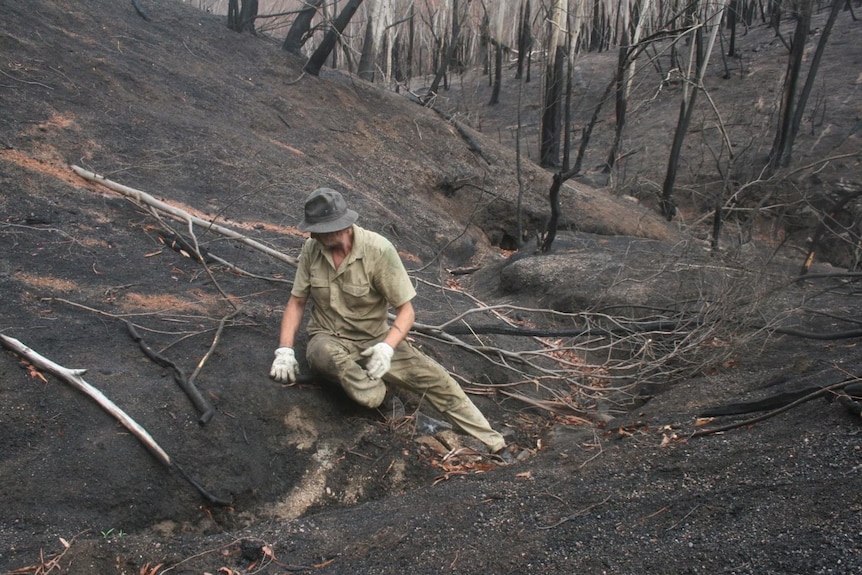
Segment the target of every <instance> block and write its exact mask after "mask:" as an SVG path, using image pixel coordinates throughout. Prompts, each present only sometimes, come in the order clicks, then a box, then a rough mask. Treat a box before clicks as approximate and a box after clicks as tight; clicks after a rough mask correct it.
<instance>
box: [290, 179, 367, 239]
mask: <svg viewBox="0 0 862 575" xmlns="http://www.w3.org/2000/svg"><path fill="white" fill-rule="evenodd" d="M357 218H359V214H357V213H356V212H354V211H353V210H350V209H348V208H347V202H345V201H344V198H343V197H342V195H341V194H340V193H338V192H336V191H335V190H333V189H331V188H318V189H316V190H314V191H313V192H311V193H310V194H309V195H308V198H307V199H306V200H305V217H303V218H302V221H301V222H299V229H301V230H302V231H304V232H312V233H316V234H327V233H329V232H337V231H339V230H343V229H345V228H349V227H350V226H351V225H352V224H353V222H355V221H356V220H357Z"/></svg>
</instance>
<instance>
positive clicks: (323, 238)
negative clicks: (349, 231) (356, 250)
mask: <svg viewBox="0 0 862 575" xmlns="http://www.w3.org/2000/svg"><path fill="white" fill-rule="evenodd" d="M343 232H344V230H339V231H337V232H327V233H325V234H318V233H315V232H311V237H312V238H314V239H315V240H317V241H319V242H320V243H321V244H323V247H324V248H326V249H328V250H331V249H333V248H336V247H338V246H340V245H341V234H342V233H343Z"/></svg>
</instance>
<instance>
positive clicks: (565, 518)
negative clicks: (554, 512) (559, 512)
mask: <svg viewBox="0 0 862 575" xmlns="http://www.w3.org/2000/svg"><path fill="white" fill-rule="evenodd" d="M610 498H611V496H610V495H608V496H607V497H605V498H604V499H602V500H601V501H599V502H598V503H593V504H592V505H590V506H589V507H584V508H583V509H581V510H580V511H578V512H577V513H574V514H572V515H568V516H566V517H563V518H562V519H560V520H559V521H557V522H556V523H552V524H551V525H539V527H538V529H553V528H554V527H559V526H560V525H562V524H563V523H565V522H566V521H571V520H573V519H577V518H578V517H582V516H584V515H586V514H587V513H589V512H590V511H592V510H593V509H595V508H596V507H598V506H599V505H604V504H605V503H607V502H608V501H609V500H610Z"/></svg>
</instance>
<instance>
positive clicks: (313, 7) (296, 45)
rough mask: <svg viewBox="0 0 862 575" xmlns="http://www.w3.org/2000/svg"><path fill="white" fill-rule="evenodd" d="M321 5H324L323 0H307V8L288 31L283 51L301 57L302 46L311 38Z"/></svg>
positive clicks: (300, 12)
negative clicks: (313, 22)
mask: <svg viewBox="0 0 862 575" xmlns="http://www.w3.org/2000/svg"><path fill="white" fill-rule="evenodd" d="M321 4H323V0H305V8H303V9H302V10H300V11H299V14H297V15H296V18H295V19H294V20H293V24H291V26H290V30H288V31H287V36H285V37H284V43H282V45H281V47H282V49H284V50H287V51H288V52H290V53H291V54H296V55H300V53H301V52H300V50H302V46H303V45H304V44H305V42H306V40H308V38H309V37H311V22H312V21H313V20H314V16H315V15H316V14H317V10H318V8H320V5H321Z"/></svg>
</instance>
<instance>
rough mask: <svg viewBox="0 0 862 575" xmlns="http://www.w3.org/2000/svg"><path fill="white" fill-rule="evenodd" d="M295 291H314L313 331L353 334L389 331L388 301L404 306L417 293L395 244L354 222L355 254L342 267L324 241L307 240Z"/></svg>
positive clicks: (369, 335) (354, 336)
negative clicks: (324, 245) (335, 261)
mask: <svg viewBox="0 0 862 575" xmlns="http://www.w3.org/2000/svg"><path fill="white" fill-rule="evenodd" d="M290 293H291V295H293V296H296V297H300V298H304V297H308V296H309V295H310V296H311V301H312V303H313V306H312V310H311V319H310V320H309V322H308V328H307V331H308V334H309V335H314V334H315V333H319V332H325V333H330V334H332V335H335V336H337V337H343V338H346V339H351V340H368V339H374V338H377V337H380V336H383V335H385V334H386V332H387V331H388V330H389V325H388V322H387V315H388V312H389V307H390V306H391V307H399V306H401V305H402V304H405V303H407V302H408V301H410V300H412V299H413V298H414V297H415V296H416V290H415V289H414V287H413V284H412V283H411V281H410V278H409V277H408V276H407V270H406V269H404V264H403V263H402V262H401V258H400V257H399V256H398V252H397V251H395V246H393V245H392V243H391V242H390V241H389V240H388V239H386V238H385V237H383V236H381V235H380V234H378V233H375V232H372V231H369V230H366V229H363V228H361V227H359V226H357V225H355V224H354V225H353V246H352V247H351V249H350V254H348V256H347V257H346V258H345V259H344V261H343V262H341V266H340V267H339V268H338V269H337V270H336V269H335V266H334V264H333V261H332V256H331V255H330V254H329V252H327V251H326V250H324V249H323V246H322V245H321V244H320V242H318V241H317V240H314V239H308V240H307V241H306V242H305V244H304V245H303V246H302V252H301V253H300V254H299V264H298V265H297V269H296V278H295V279H294V282H293V289H291V290H290Z"/></svg>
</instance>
